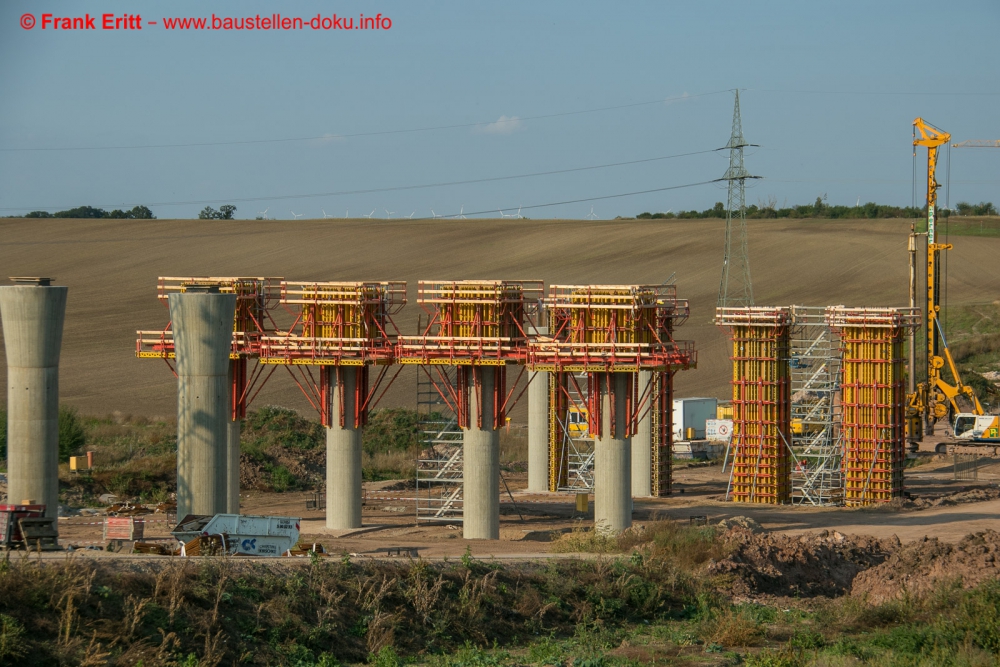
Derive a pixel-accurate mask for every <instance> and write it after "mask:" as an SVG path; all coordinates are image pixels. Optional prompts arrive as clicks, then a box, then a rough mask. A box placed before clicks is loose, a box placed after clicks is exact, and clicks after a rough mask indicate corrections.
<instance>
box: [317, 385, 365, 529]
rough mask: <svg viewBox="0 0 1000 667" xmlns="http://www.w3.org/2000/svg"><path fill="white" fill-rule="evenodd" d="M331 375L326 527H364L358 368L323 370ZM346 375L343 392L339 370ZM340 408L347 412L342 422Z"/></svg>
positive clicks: (344, 412)
mask: <svg viewBox="0 0 1000 667" xmlns="http://www.w3.org/2000/svg"><path fill="white" fill-rule="evenodd" d="M324 372H329V373H331V375H332V379H331V382H330V386H331V389H330V393H331V394H332V406H331V410H330V421H331V422H333V425H332V426H330V427H329V428H327V429H326V527H327V528H334V529H345V528H360V527H361V501H362V492H361V429H360V428H355V426H354V410H355V391H356V389H357V383H358V369H357V368H355V367H353V366H340V367H339V368H330V369H328V370H327V369H324ZM337 372H339V373H340V377H341V378H343V382H344V390H343V395H341V391H340V390H339V389H338V388H337V383H336V382H334V380H336V373H337ZM341 411H343V414H344V415H345V419H344V425H343V426H341V425H340V415H341V413H342V412H341Z"/></svg>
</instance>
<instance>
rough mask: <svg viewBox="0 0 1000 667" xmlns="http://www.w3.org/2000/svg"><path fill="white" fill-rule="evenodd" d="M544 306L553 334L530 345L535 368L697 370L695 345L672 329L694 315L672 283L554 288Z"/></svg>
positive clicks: (615, 370) (604, 370)
mask: <svg viewBox="0 0 1000 667" xmlns="http://www.w3.org/2000/svg"><path fill="white" fill-rule="evenodd" d="M543 305H544V307H545V308H546V310H547V311H548V321H549V333H548V334H547V335H545V336H539V337H537V339H535V340H533V341H532V343H531V345H530V347H529V366H530V367H531V368H532V369H533V370H540V371H559V370H562V371H569V372H586V373H609V372H636V371H639V370H650V371H667V370H684V369H689V368H695V367H696V366H697V351H696V350H695V347H694V343H693V342H692V341H684V340H676V339H675V338H674V328H675V327H676V326H679V325H680V324H681V323H683V322H684V321H686V320H687V318H688V316H689V313H690V308H689V306H688V302H687V300H686V299H678V298H677V290H676V287H675V286H674V285H552V286H551V287H550V288H549V295H548V297H547V298H546V299H545V300H544V302H543Z"/></svg>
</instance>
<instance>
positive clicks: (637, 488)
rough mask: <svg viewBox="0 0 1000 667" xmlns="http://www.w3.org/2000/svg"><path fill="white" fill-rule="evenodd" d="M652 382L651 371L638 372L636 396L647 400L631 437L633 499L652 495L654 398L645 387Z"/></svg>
mask: <svg viewBox="0 0 1000 667" xmlns="http://www.w3.org/2000/svg"><path fill="white" fill-rule="evenodd" d="M652 381H653V373H652V372H651V371H639V387H638V389H637V391H636V394H637V396H639V397H640V398H641V397H642V396H647V398H646V404H645V406H644V411H645V414H643V415H641V418H640V419H639V423H638V425H637V426H636V429H635V435H633V436H632V497H633V498H645V497H647V496H651V495H653V411H652V410H651V409H650V408H651V406H652V402H653V398H654V397H653V395H652V394H651V393H647V387H649V384H650V383H651V382H652ZM636 400H637V401H638V400H639V399H636Z"/></svg>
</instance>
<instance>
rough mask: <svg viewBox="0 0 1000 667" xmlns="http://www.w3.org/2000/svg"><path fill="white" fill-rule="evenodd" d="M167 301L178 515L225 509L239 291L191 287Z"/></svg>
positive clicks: (216, 512)
mask: <svg viewBox="0 0 1000 667" xmlns="http://www.w3.org/2000/svg"><path fill="white" fill-rule="evenodd" d="M168 300H169V305H170V320H171V322H172V323H173V331H174V349H175V351H176V353H177V516H178V518H183V517H184V516H186V515H188V514H208V515H213V514H220V513H226V512H228V510H229V507H230V501H229V470H230V468H231V465H230V460H229V438H230V424H232V407H231V406H232V403H231V396H230V394H231V389H230V388H231V384H230V379H229V351H230V349H231V347H232V338H233V318H234V316H235V313H236V295H235V294H219V293H218V292H217V291H216V292H193V291H188V292H184V293H178V294H170V295H169V296H168ZM237 474H238V473H237Z"/></svg>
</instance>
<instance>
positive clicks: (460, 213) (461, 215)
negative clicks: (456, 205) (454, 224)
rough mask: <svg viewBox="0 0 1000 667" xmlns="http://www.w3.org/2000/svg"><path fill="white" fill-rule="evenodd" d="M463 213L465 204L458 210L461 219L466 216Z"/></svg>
mask: <svg viewBox="0 0 1000 667" xmlns="http://www.w3.org/2000/svg"><path fill="white" fill-rule="evenodd" d="M464 214H465V204H462V210H460V211H459V212H458V217H459V218H461V219H462V220H465V219H466V218H465V215H464Z"/></svg>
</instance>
